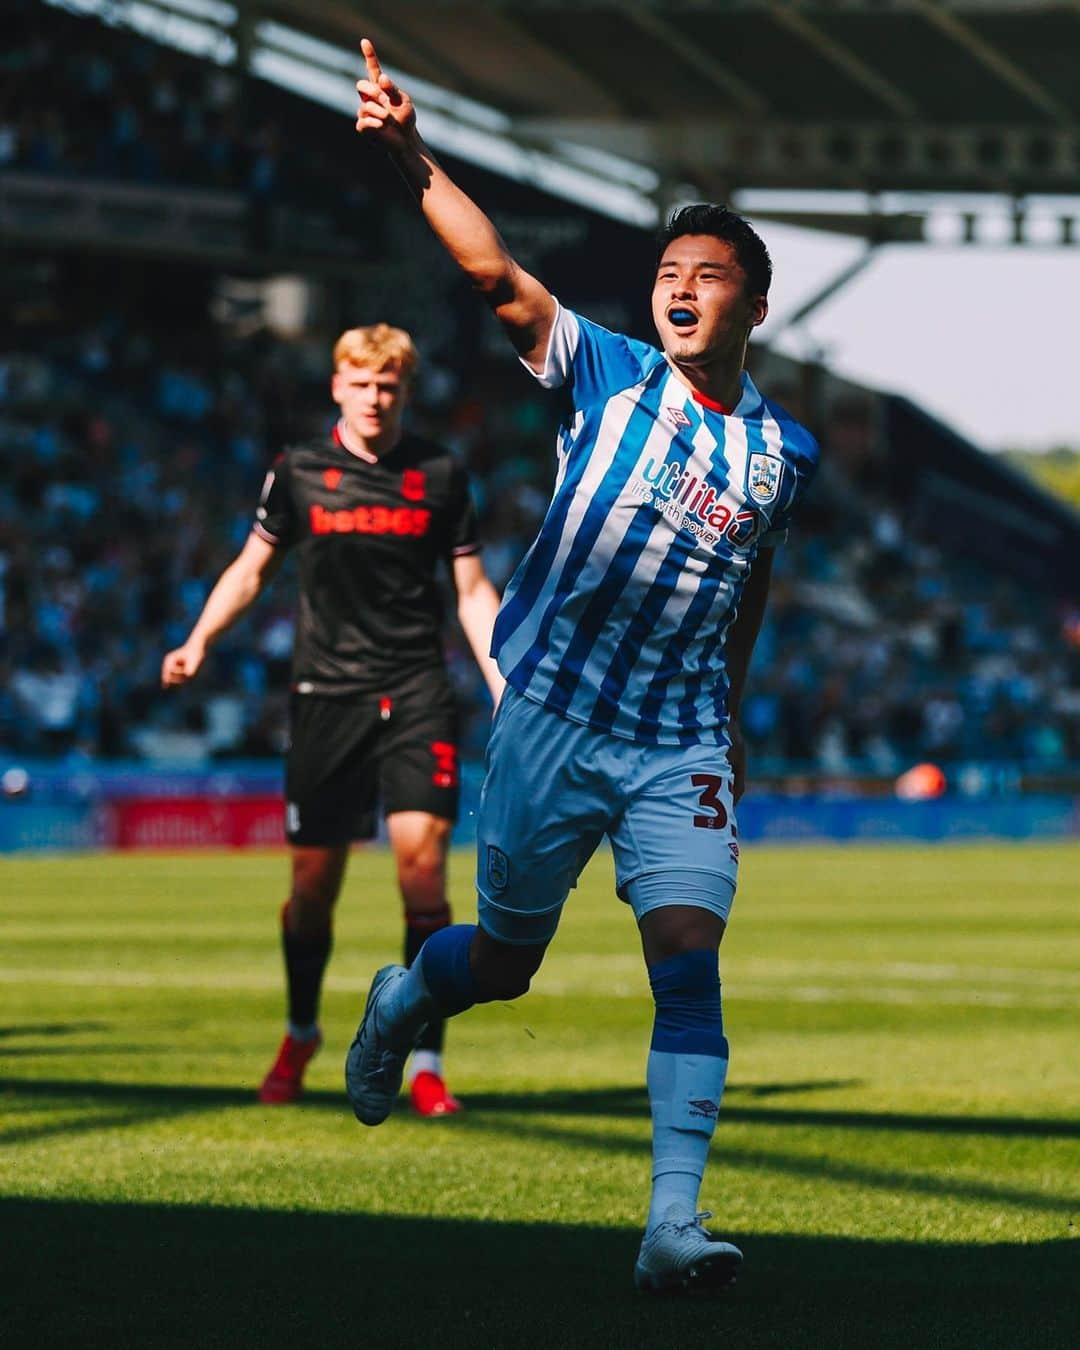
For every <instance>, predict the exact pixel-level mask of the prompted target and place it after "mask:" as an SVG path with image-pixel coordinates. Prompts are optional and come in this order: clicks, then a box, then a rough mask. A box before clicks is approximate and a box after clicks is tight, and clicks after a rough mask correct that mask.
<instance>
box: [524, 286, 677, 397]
mask: <svg viewBox="0 0 1080 1350" xmlns="http://www.w3.org/2000/svg"><path fill="white" fill-rule="evenodd" d="M556 305H557V309H556V314H555V322H554V323H553V324H552V327H551V337H550V338H549V340H548V349H547V353H546V355H545V357H544V365H543V369H542V370H536V369H535V368H534V367H533V366H531V365H529V363H528V362H527V361H525V360H524V358H522V364H523V365H524V367H525V369H526V370H527V371H529V373H530V374H531V375H532V376H534V378H535V379H536V380H538V381H539V383H540V384H542V385H543V386H544V388H545V389H561V388H564V387H565V388H566V390H567V392H568V393H569V394H570V397H571V399H572V401H573V405H574V407H575V408H587V407H590V406H591V405H592V404H595V403H601V402H604V401H605V400H606V399H609V398H610V397H611V396H612V395H613V394H617V393H619V391H620V390H622V389H628V388H630V387H631V386H632V385H635V384H638V383H639V382H640V381H641V380H643V379H644V378H645V376H646V375H648V374H649V373H650V371H652V370H654V369H655V367H656V365H657V364H658V363H659V362H662V361H663V359H664V358H663V356H662V354H661V353H660V352H659V351H657V349H656V348H655V347H650V346H649V344H648V343H647V342H638V341H637V340H636V339H635V338H629V337H626V336H624V335H623V334H622V333H612V332H611V331H610V330H608V329H607V328H601V326H600V325H599V324H598V323H592V322H591V320H589V319H585V318H583V317H582V316H581V315H580V314H575V313H574V311H573V310H571V309H564V308H563V307H562V305H560V304H558V301H556Z"/></svg>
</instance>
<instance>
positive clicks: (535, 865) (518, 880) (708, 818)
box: [476, 685, 739, 944]
mask: <svg viewBox="0 0 1080 1350" xmlns="http://www.w3.org/2000/svg"><path fill="white" fill-rule="evenodd" d="M731 792H732V775H731V769H730V767H729V765H728V761H727V752H726V750H725V749H724V748H723V747H721V746H716V745H692V746H670V745H639V744H638V743H637V742H636V741H630V740H626V739H625V738H623V737H621V736H612V735H609V734H608V733H607V732H603V731H596V730H594V729H593V728H592V727H586V726H581V725H580V724H579V723H577V722H571V721H569V720H568V719H567V718H565V717H562V716H560V715H559V714H558V713H553V712H549V711H548V709H546V708H544V707H542V706H541V705H540V704H538V703H534V702H533V701H532V700H530V699H528V698H525V697H524V696H523V695H521V694H519V693H518V692H517V690H515V689H512V688H510V686H509V685H508V686H507V688H506V691H505V692H504V694H503V697H502V702H501V703H500V705H499V711H498V713H497V714H496V716H495V722H494V725H493V727H492V732H491V739H490V741H489V742H488V753H487V776H486V778H485V780H484V788H483V792H482V793H481V797H480V817H479V822H478V826H477V866H476V886H477V891H478V893H479V918H480V927H481V928H483V929H484V931H485V932H486V933H489V934H490V935H491V936H492V937H494V938H497V939H498V940H499V941H501V942H509V943H515V944H525V943H538V942H547V941H549V940H550V938H551V937H552V936H553V935H554V933H555V930H556V928H557V927H558V924H559V915H560V914H561V912H562V907H563V904H564V903H565V901H566V897H567V895H568V894H569V893H570V890H571V888H572V887H573V886H575V885H577V879H578V876H579V875H580V873H581V870H582V868H583V867H584V866H585V864H586V863H587V862H588V861H589V859H590V858H591V857H592V855H593V853H594V852H595V850H596V847H597V845H598V844H599V843H600V840H601V838H602V837H603V836H604V835H605V834H606V835H607V836H608V837H609V838H610V840H611V847H612V851H613V853H614V855H615V881H616V887H617V890H618V894H619V898H620V899H622V900H625V901H626V902H627V903H628V904H629V905H630V906H631V908H632V909H633V911H634V916H635V918H636V919H638V920H639V921H640V920H641V917H642V915H643V914H647V913H648V912H649V911H650V910H652V909H658V908H660V907H661V906H663V905H697V906H699V907H701V908H704V909H708V910H711V911H712V912H713V913H715V914H718V915H719V916H720V917H721V918H722V919H723V920H724V921H725V923H726V922H727V917H728V913H729V912H730V909H731V903H732V900H733V899H734V896H735V883H736V879H737V875H738V867H739V844H738V831H737V829H736V824H735V809H734V805H733V802H732V795H731Z"/></svg>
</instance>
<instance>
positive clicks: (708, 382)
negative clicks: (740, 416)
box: [667, 352, 743, 412]
mask: <svg viewBox="0 0 1080 1350" xmlns="http://www.w3.org/2000/svg"><path fill="white" fill-rule="evenodd" d="M742 356H743V354H742V353H741V352H740V353H739V354H738V356H737V358H735V359H731V358H728V359H726V360H721V361H709V362H707V363H702V364H701V365H693V364H683V363H681V362H679V361H676V360H674V358H673V357H671V356H669V357H668V358H667V363H668V365H669V366H670V367H671V369H672V371H673V372H674V374H675V377H676V378H677V379H678V380H681V381H682V383H683V384H685V385H687V386H688V387H689V388H690V389H692V390H693V391H694V393H695V394H697V395H700V399H701V401H702V402H703V403H704V404H705V405H706V407H710V406H716V407H718V408H719V409H720V410H722V411H724V412H733V411H734V410H735V408H736V407H737V406H738V403H739V400H740V399H741V398H742V393H743V383H742V376H743V361H742Z"/></svg>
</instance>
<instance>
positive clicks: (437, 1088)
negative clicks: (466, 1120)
mask: <svg viewBox="0 0 1080 1350" xmlns="http://www.w3.org/2000/svg"><path fill="white" fill-rule="evenodd" d="M409 1100H410V1101H411V1102H412V1109H413V1110H414V1111H415V1112H416V1114H417V1115H418V1116H433V1117H436V1118H437V1117H439V1116H456V1115H457V1113H458V1112H459V1111H460V1110H461V1109H462V1108H461V1103H460V1102H459V1101H458V1099H457V1098H456V1097H452V1096H451V1095H450V1093H449V1092H448V1091H447V1088H446V1084H445V1083H444V1082H443V1080H442V1079H441V1078H440V1077H439V1075H438V1074H437V1073H427V1072H424V1073H418V1074H417V1075H416V1077H415V1078H414V1079H413V1080H412V1082H411V1083H410V1084H409Z"/></svg>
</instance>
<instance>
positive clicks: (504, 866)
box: [487, 844, 510, 891]
mask: <svg viewBox="0 0 1080 1350" xmlns="http://www.w3.org/2000/svg"><path fill="white" fill-rule="evenodd" d="M487 875H488V885H489V886H490V887H491V889H492V890H493V891H505V890H506V888H507V886H509V885H510V859H509V858H508V857H507V856H506V854H505V853H504V852H503V851H502V849H501V848H496V847H495V845H494V844H488V851H487Z"/></svg>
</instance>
